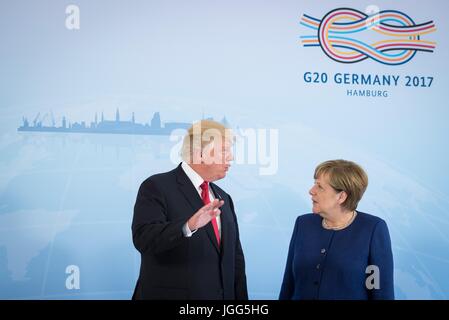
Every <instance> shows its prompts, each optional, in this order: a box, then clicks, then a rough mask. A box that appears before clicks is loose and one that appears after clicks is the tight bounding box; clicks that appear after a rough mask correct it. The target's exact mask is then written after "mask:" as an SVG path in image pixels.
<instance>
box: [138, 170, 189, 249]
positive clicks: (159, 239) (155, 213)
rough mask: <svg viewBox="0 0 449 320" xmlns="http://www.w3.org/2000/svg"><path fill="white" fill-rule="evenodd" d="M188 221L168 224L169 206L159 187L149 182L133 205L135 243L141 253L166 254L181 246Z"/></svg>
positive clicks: (141, 187)
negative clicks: (183, 230) (184, 228)
mask: <svg viewBox="0 0 449 320" xmlns="http://www.w3.org/2000/svg"><path fill="white" fill-rule="evenodd" d="M185 223H186V221H185V219H180V220H177V221H169V220H168V218H167V205H166V202H165V198H164V195H163V193H162V192H161V190H160V189H159V188H158V186H157V183H156V182H155V181H153V180H151V178H150V179H148V180H146V181H144V182H143V183H142V185H141V186H140V188H139V192H138V194H137V199H136V204H135V205H134V217H133V222H132V235H133V243H134V246H135V247H136V249H137V250H138V251H139V252H140V253H142V254H143V253H153V254H158V253H163V252H165V251H167V250H170V249H173V248H175V247H176V246H178V245H180V244H181V243H182V242H183V240H184V237H183V234H182V226H183V225H184V224H185Z"/></svg>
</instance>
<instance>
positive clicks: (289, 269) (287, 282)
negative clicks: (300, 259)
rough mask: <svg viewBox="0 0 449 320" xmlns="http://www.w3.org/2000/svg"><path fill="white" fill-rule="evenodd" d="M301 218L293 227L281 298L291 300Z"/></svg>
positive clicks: (293, 289) (293, 290)
mask: <svg viewBox="0 0 449 320" xmlns="http://www.w3.org/2000/svg"><path fill="white" fill-rule="evenodd" d="M298 225H299V218H297V219H296V223H295V228H294V229H293V234H292V238H291V240H290V246H289V249H288V256H287V263H286V266H285V271H284V279H283V281H282V286H281V292H280V293H279V300H291V299H292V298H293V294H294V292H295V278H294V276H293V257H294V255H295V242H296V236H297V233H298V230H299V227H298Z"/></svg>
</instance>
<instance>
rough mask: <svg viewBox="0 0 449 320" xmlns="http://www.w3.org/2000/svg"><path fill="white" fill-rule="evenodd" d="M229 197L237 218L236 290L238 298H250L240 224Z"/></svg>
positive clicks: (233, 212) (230, 201) (232, 205)
mask: <svg viewBox="0 0 449 320" xmlns="http://www.w3.org/2000/svg"><path fill="white" fill-rule="evenodd" d="M228 197H229V204H230V206H231V210H232V214H233V215H234V220H235V229H236V232H237V241H236V244H235V280H234V288H235V289H234V290H235V299H236V300H248V289H247V285H246V273H245V257H244V255H243V250H242V245H241V243H240V236H239V226H238V223H237V216H236V214H235V211H234V203H233V202H232V199H231V197H230V196H229V195H228Z"/></svg>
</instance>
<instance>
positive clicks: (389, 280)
mask: <svg viewBox="0 0 449 320" xmlns="http://www.w3.org/2000/svg"><path fill="white" fill-rule="evenodd" d="M369 264H370V265H372V266H377V267H378V268H379V269H378V270H379V273H378V276H379V288H373V289H370V290H369V291H370V298H371V299H373V300H393V299H394V282H393V253H392V250H391V241H390V234H389V232H388V227H387V224H386V223H385V221H383V220H381V221H380V222H378V223H377V224H376V226H375V228H374V232H373V236H372V238H371V245H370V258H369Z"/></svg>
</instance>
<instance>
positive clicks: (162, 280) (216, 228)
mask: <svg viewBox="0 0 449 320" xmlns="http://www.w3.org/2000/svg"><path fill="white" fill-rule="evenodd" d="M230 136H231V135H230V130H229V129H227V128H225V127H224V126H223V125H221V124H220V123H218V122H214V121H208V120H202V121H200V122H198V123H196V124H194V125H193V126H192V127H191V128H190V129H189V131H188V133H187V135H186V136H185V138H184V141H183V148H182V158H183V160H184V161H183V162H182V163H181V164H180V165H179V166H178V167H177V168H175V169H174V170H172V171H170V172H166V173H161V174H156V175H153V176H151V177H150V178H148V179H147V180H145V181H144V182H143V183H142V185H141V186H140V189H139V192H138V195H137V200H136V204H135V207H134V218H133V223H132V233H133V242H134V245H135V247H136V249H137V250H138V251H139V252H140V253H141V267H140V275H139V279H138V281H137V285H136V288H135V291H134V295H133V299H200V300H203V299H212V300H223V299H225V300H234V299H237V300H246V299H248V293H247V287H246V275H245V260H244V256H243V251H242V247H241V244H240V238H239V230H238V225H237V217H236V214H235V212H234V205H233V202H232V199H231V197H230V196H229V195H228V194H227V193H226V192H225V191H223V190H222V189H221V188H219V187H218V186H217V185H215V184H214V183H212V181H216V180H219V179H222V178H224V177H225V176H226V172H227V171H228V169H229V167H230V164H229V163H230V161H232V159H233V156H232V151H231V147H232V138H231V137H230Z"/></svg>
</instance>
